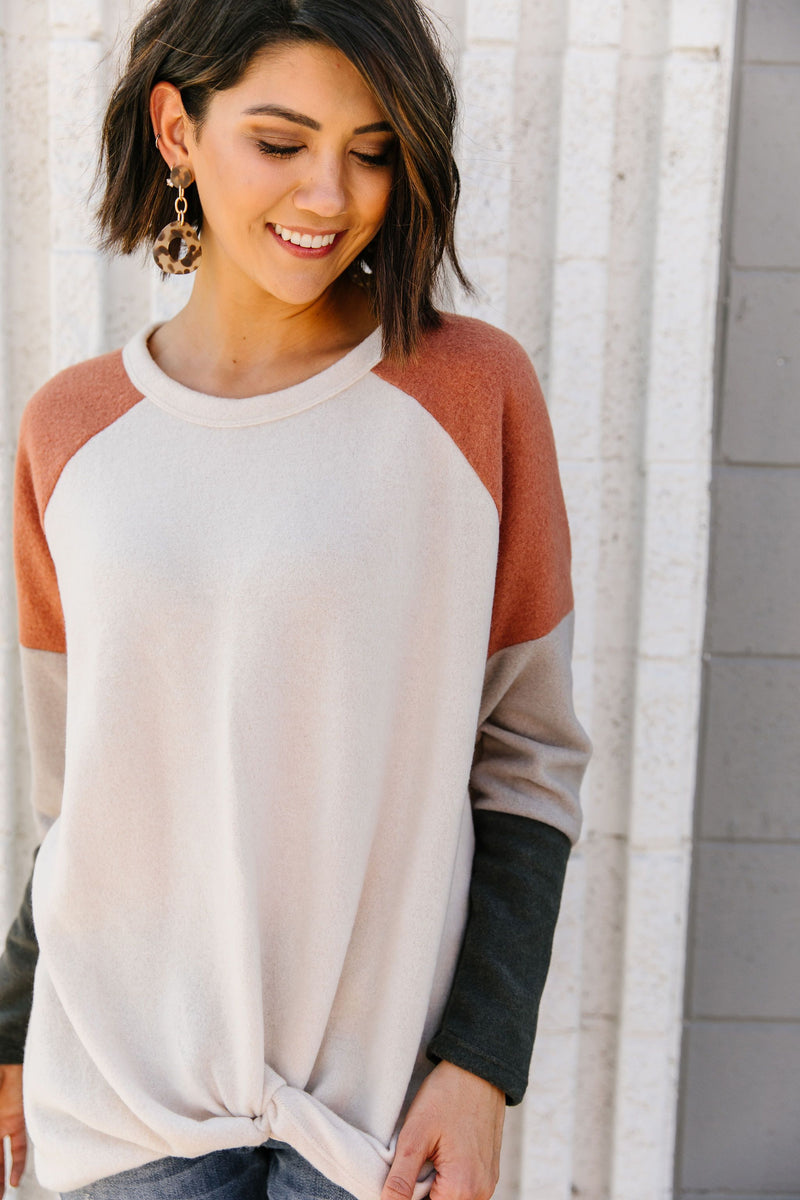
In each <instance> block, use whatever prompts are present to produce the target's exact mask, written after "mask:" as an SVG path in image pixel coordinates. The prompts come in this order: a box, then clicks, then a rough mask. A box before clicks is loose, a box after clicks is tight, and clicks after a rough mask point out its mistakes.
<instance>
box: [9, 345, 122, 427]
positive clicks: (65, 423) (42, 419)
mask: <svg viewBox="0 0 800 1200" xmlns="http://www.w3.org/2000/svg"><path fill="white" fill-rule="evenodd" d="M131 387H132V384H131V383H130V380H129V379H128V376H127V374H126V372H125V368H124V367H123V365H122V351H121V350H113V351H112V352H111V353H110V354H101V355H99V356H98V357H97V358H90V359H87V360H86V361H85V362H80V363H76V364H75V365H74V366H71V367H66V368H65V369H64V370H63V371H59V372H58V374H57V375H54V376H53V377H52V379H48V381H47V383H45V384H43V385H42V386H41V387H40V388H39V390H38V391H37V392H35V393H34V394H33V396H31V398H30V400H29V401H28V403H27V404H26V405H25V408H24V409H23V413H22V422H21V425H20V433H21V434H22V433H26V434H28V435H29V436H36V435H37V434H40V433H45V434H46V433H50V434H52V433H54V432H55V429H56V426H57V427H58V428H61V429H68V428H71V427H78V426H80V425H81V424H82V423H85V421H86V420H87V419H90V415H91V414H92V413H94V412H96V411H97V410H98V409H103V408H105V407H107V406H109V404H111V405H112V406H113V402H114V399H115V398H118V397H119V396H120V394H121V393H124V392H126V391H129V390H130V389H131Z"/></svg>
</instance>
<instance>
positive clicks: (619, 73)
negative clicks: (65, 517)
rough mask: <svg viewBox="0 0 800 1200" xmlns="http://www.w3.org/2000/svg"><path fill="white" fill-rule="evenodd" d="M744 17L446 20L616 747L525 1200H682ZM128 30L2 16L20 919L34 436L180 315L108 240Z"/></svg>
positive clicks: (487, 304) (1, 541) (511, 8)
mask: <svg viewBox="0 0 800 1200" xmlns="http://www.w3.org/2000/svg"><path fill="white" fill-rule="evenodd" d="M733 9H734V3H733V0H627V2H625V3H623V2H622V0H571V2H570V3H567V2H566V0H446V2H445V0H440V3H439V5H438V8H437V11H438V12H439V13H440V15H441V17H442V18H443V20H444V21H445V22H446V25H447V28H448V30H449V31H450V33H449V34H448V38H449V41H450V45H451V50H452V54H453V58H454V61H455V62H456V65H457V72H458V78H459V84H460V90H461V93H462V97H463V103H464V108H463V131H462V135H461V140H460V161H461V164H462V167H463V174H464V200H463V207H462V212H461V219H460V244H461V248H462V251H463V253H464V257H465V259H466V262H467V266H468V268H469V269H470V270H471V272H472V273H473V275H474V277H475V278H476V280H477V282H478V283H479V284H480V285H481V286H482V288H483V294H482V297H481V299H480V300H479V302H478V303H477V304H475V305H473V306H472V311H474V312H476V313H477V314H478V315H481V316H483V317H485V318H486V319H488V320H490V321H492V322H494V323H496V324H499V325H502V326H504V327H506V328H508V329H509V330H510V331H511V332H512V333H514V334H515V335H516V336H517V337H519V338H520V340H521V341H522V342H523V343H524V345H525V346H526V348H527V349H528V351H529V353H530V354H531V356H532V357H533V359H534V361H535V363H536V365H537V367H538V369H539V373H540V375H541V377H542V381H543V384H544V386H545V391H546V394H547V396H548V401H549V404H550V409H551V413H552V417H553V421H554V426H555V430H556V438H557V442H558V447H559V452H560V458H561V464H562V474H563V480H564V485H565V490H566V493H567V502H568V507H569V510H570V517H571V522H572V530H573V544H574V560H575V586H576V603H577V609H578V623H577V644H576V683H577V700H578V705H579V711H580V713H581V715H582V717H583V718H584V721H585V723H586V724H587V726H588V727H589V729H590V731H591V733H592V735H593V739H594V741H595V743H596V755H595V759H594V762H593V764H592V767H591V770H590V775H589V777H588V779H587V785H586V789H585V801H586V809H587V821H586V833H585V837H584V839H583V841H582V843H581V845H580V846H579V848H578V849H577V850H576V852H575V854H574V855H573V859H572V862H571V865H570V870H569V876H568V885H567V890H566V895H565V900H564V908H563V918H562V922H561V926H560V929H559V933H558V938H557V945H556V950H555V961H554V967H553V972H552V975H551V980H550V982H549V984H548V990H547V994H546V999H545V1004H544V1010H543V1013H542V1018H541V1026H540V1033H539V1038H538V1042H537V1048H536V1052H535V1056H534V1069H533V1082H532V1086H531V1090H530V1094H529V1097H528V1099H527V1100H526V1102H525V1104H524V1105H522V1106H521V1107H520V1108H519V1109H515V1110H513V1111H510V1112H509V1114H508V1120H507V1126H506V1129H507V1132H506V1138H505V1145H504V1160H503V1177H502V1180H501V1185H500V1188H499V1192H498V1195H499V1196H500V1197H501V1200H506V1198H507V1200H511V1198H512V1197H517V1196H519V1197H524V1198H525V1200H567V1198H568V1197H573V1196H581V1197H584V1198H585V1200H601V1198H606V1197H613V1198H614V1200H629V1198H630V1200H634V1198H635V1200H641V1197H642V1196H647V1197H648V1200H651V1198H652V1200H661V1198H665V1197H667V1196H669V1195H671V1188H672V1163H673V1153H674V1125H675V1108H676V1092H677V1061H678V1049H679V1038H680V1018H681V992H682V985H683V961H684V952H685V924H686V919H685V913H686V894H687V880H688V868H689V857H690V846H691V840H690V839H691V823H692V802H693V794H694V774H695V765H694V764H695V751H696V725H697V704H698V686H699V678H700V648H701V632H702V627H703V617H704V601H705V571H706V542H707V509H708V479H709V469H710V467H709V464H710V432H711V416H712V364H713V347H714V311H715V297H716V288H717V269H718V268H717V262H718V253H719V231H720V207H721V180H722V173H723V164H724V154H725V139H726V131H727V121H728V111H727V110H728V93H729V77H730V71H731V54H732V51H731V43H732V28H733ZM128 13H129V5H128V3H127V0H106V2H105V3H103V2H102V0H50V3H49V4H48V3H45V2H44V0H26V2H25V3H23V2H22V0H4V4H3V7H2V8H0V14H1V15H0V28H1V29H2V39H0V55H2V67H3V76H2V77H3V87H4V107H3V119H2V122H0V164H2V165H4V167H5V170H4V174H3V179H4V185H3V190H2V194H1V195H0V205H2V212H3V216H4V220H3V221H2V222H0V270H2V276H3V286H2V288H0V308H1V309H2V316H3V326H2V330H3V333H2V338H0V372H2V374H1V375H0V384H2V388H3V395H2V403H0V450H1V451H2V453H0V504H2V521H1V522H0V564H1V565H0V572H2V576H1V577H2V589H3V590H2V597H3V607H2V617H1V618H0V619H1V620H2V622H3V624H2V638H1V639H0V653H1V654H2V676H1V677H2V688H1V689H0V737H2V738H3V743H4V744H3V752H2V758H1V760H0V761H1V762H2V766H0V844H1V845H2V854H3V856H4V865H5V871H4V873H3V885H2V891H0V899H1V900H2V904H1V905H0V908H2V912H3V914H4V917H5V921H6V924H8V922H9V921H10V919H11V916H12V914H13V911H14V910H15V908H16V904H17V900H18V898H19V895H20V892H21V889H22V886H23V883H24V880H25V878H26V876H27V872H28V867H29V861H30V857H29V856H30V850H31V848H32V845H33V835H32V829H31V825H30V822H29V819H28V814H27V809H26V799H25V790H26V764H25V756H24V730H23V729H22V723H21V709H20V705H19V684H18V673H17V670H18V669H17V663H16V657H15V656H16V646H15V623H14V612H13V604H12V589H11V575H10V544H9V543H10V490H9V485H10V470H11V463H12V455H13V446H14V438H15V431H16V428H17V422H18V419H19V414H20V411H21V408H22V405H23V403H24V402H25V400H26V399H27V397H28V396H29V395H30V394H31V392H32V391H33V390H34V389H35V387H36V386H38V384H39V383H41V382H42V381H43V380H44V379H46V378H47V377H48V376H49V375H50V374H51V373H52V372H53V371H54V370H55V369H57V368H58V367H61V366H63V365H65V364H66V363H68V362H70V361H74V360H77V359H79V358H83V357H86V356H88V355H90V354H93V353H96V352H98V351H101V350H103V349H106V348H110V347H112V346H115V345H118V344H119V343H120V341H121V340H122V339H123V338H124V337H126V336H127V335H128V333H129V332H131V331H132V330H133V329H135V328H136V327H137V326H138V325H140V324H142V323H143V322H144V321H145V320H146V319H147V318H148V316H149V315H150V313H155V314H156V315H158V314H159V313H161V312H166V311H168V309H169V307H170V305H173V304H180V302H181V296H182V293H181V290H180V287H179V286H176V285H173V284H170V285H169V287H167V288H166V289H165V288H162V287H161V286H157V285H156V281H155V277H154V275H153V273H152V272H151V271H150V270H149V268H142V267H141V266H140V265H139V264H136V263H122V262H115V263H113V264H109V263H106V262H104V261H103V260H102V259H101V258H100V257H98V255H97V254H96V252H95V251H94V249H93V248H92V244H91V240H90V236H89V226H88V217H87V206H86V192H87V188H88V184H89V182H90V176H91V165H92V162H93V156H94V151H95V125H96V119H97V113H98V109H99V107H100V105H101V102H102V97H103V95H104V94H105V90H106V88H107V81H108V77H109V71H110V70H111V66H112V64H111V63H110V62H109V61H108V60H107V59H106V58H104V51H105V50H106V48H107V47H108V46H109V45H110V43H111V41H112V39H113V36H114V35H115V32H116V30H117V29H118V27H119V24H120V22H124V21H125V19H126V18H127V16H128ZM460 306H461V307H462V308H465V310H466V306H465V305H460ZM21 1194H22V1195H28V1196H33V1195H35V1194H36V1189H35V1188H34V1187H33V1186H32V1185H31V1184H30V1182H28V1183H26V1185H25V1190H24V1191H23V1192H22V1193H21Z"/></svg>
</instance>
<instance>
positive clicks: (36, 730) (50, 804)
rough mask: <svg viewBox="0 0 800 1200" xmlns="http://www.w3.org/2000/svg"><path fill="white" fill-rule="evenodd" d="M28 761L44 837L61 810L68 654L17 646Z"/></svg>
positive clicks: (40, 828)
mask: <svg viewBox="0 0 800 1200" xmlns="http://www.w3.org/2000/svg"><path fill="white" fill-rule="evenodd" d="M20 665H21V668H22V690H23V696H24V698H25V720H26V724H27V729H28V745H29V748H30V761H31V803H32V806H33V811H34V815H35V817H36V821H37V824H38V826H39V835H40V838H41V837H44V835H45V833H46V832H47V830H48V829H49V828H50V826H51V825H52V823H53V821H54V820H55V819H56V817H57V816H58V814H59V813H60V811H61V796H62V793H63V789H64V744H65V732H66V719H67V656H66V654H63V653H61V652H60V651H57V650H31V649H30V648H29V647H28V646H20Z"/></svg>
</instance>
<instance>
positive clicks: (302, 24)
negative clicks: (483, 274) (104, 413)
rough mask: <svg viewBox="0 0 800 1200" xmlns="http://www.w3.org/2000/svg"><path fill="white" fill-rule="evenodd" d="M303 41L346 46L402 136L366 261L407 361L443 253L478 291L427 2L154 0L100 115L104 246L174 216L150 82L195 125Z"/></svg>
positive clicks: (378, 312)
mask: <svg viewBox="0 0 800 1200" xmlns="http://www.w3.org/2000/svg"><path fill="white" fill-rule="evenodd" d="M298 42H300V43H304V42H322V43H325V44H326V45H329V46H333V47H335V48H336V49H337V50H339V51H341V53H342V54H344V55H345V56H346V57H347V58H348V59H349V60H350V62H351V63H352V64H353V66H354V67H355V68H356V70H358V71H359V73H360V74H361V76H362V78H363V79H364V82H365V83H366V85H367V86H368V87H369V88H370V90H371V91H372V93H373V95H374V96H375V98H376V100H377V102H378V104H379V105H380V106H381V108H382V109H383V111H384V112H385V114H386V119H387V120H388V121H389V123H390V124H391V126H392V129H393V131H394V133H395V135H396V137H397V154H396V160H395V177H394V182H393V186H392V191H391V195H390V200H389V207H388V210H387V214H386V218H385V220H384V223H383V225H382V226H381V228H380V230H379V231H378V233H377V234H376V235H375V237H374V238H373V240H372V241H371V242H370V244H369V246H367V247H366V248H365V250H364V251H363V253H362V255H361V256H360V259H359V262H358V264H356V269H357V270H358V271H359V274H360V275H361V277H362V278H363V280H365V281H366V282H367V285H368V289H369V293H370V297H371V302H372V306H373V311H374V313H375V316H376V317H377V318H378V320H379V321H380V322H381V325H382V328H383V338H384V343H383V349H384V354H385V355H386V356H387V357H392V358H395V359H400V360H402V359H404V358H406V357H408V356H410V355H413V354H414V352H415V350H416V349H417V346H418V344H419V339H420V335H421V334H422V333H423V332H424V331H425V330H427V329H432V328H435V327H436V326H437V325H438V324H439V323H440V321H441V317H440V314H439V312H438V310H437V309H436V307H435V305H434V299H433V297H434V291H435V288H436V285H437V281H438V279H439V276H440V269H441V267H442V264H443V261H444V260H447V261H449V263H450V265H451V267H452V268H453V271H454V273H455V276H456V277H457V278H458V280H459V281H460V283H461V284H462V286H463V287H464V288H465V289H466V290H467V291H471V290H472V289H471V286H470V284H469V281H468V280H467V278H466V276H465V274H464V271H463V270H462V267H461V264H460V263H459V260H458V255H457V253H456V248H455V242H454V221H455V213H456V206H457V204H458V196H459V175H458V169H457V167H456V164H455V161H454V158H453V136H454V128H455V120H456V96H455V89H454V86H453V81H452V79H451V77H450V73H449V71H448V69H447V67H446V65H445V63H444V60H443V56H442V50H441V46H440V44H439V41H438V38H437V36H436V33H435V31H434V29H433V26H432V24H431V21H430V18H429V17H428V16H427V14H426V13H425V12H424V11H423V9H422V8H421V6H420V4H419V3H417V0H158V2H157V3H155V4H153V5H152V6H151V7H150V8H149V9H148V10H147V11H146V12H145V14H144V16H143V17H142V19H141V20H140V21H139V23H138V25H137V26H136V28H135V30H134V32H133V35H132V37H131V44H130V54H129V57H128V61H127V64H126V66H125V68H124V70H123V73H122V76H121V78H120V80H119V82H118V83H117V86H116V88H115V89H114V92H113V94H112V96H111V100H110V101H109V104H108V108H107V110H106V114H105V119H104V121H103V130H102V146H101V159H100V166H99V170H98V181H99V183H100V187H101V188H102V196H101V200H100V203H99V206H98V210H97V219H98V225H99V227H100V232H101V236H102V243H103V245H104V247H105V248H107V249H111V250H118V251H120V252H122V253H123V254H130V253H132V252H133V251H134V250H136V249H137V247H139V246H141V245H145V244H149V243H151V242H152V241H154V240H155V238H156V236H157V235H158V233H159V231H160V230H161V229H162V228H163V226H165V225H166V224H168V222H169V221H171V220H173V219H174V192H171V189H169V188H168V187H167V186H166V182H165V180H166V170H165V166H164V160H163V158H162V157H161V154H160V153H159V151H158V149H157V148H156V145H155V141H154V137H153V129H152V124H151V120H150V93H151V91H152V88H153V86H154V85H155V84H156V83H157V82H159V80H166V81H167V82H169V83H173V84H174V85H175V86H176V87H177V88H178V89H179V90H180V93H181V97H182V100H183V106H184V109H185V111H186V113H187V115H188V117H189V119H190V120H191V121H192V123H193V125H194V126H195V130H196V132H199V131H200V129H201V127H202V124H203V120H204V118H205V116H206V114H207V111H208V106H209V102H210V100H211V98H212V96H213V94H214V93H215V92H219V91H224V90H225V89H226V88H230V87H233V86H234V85H235V84H236V83H237V82H238V81H239V80H240V79H241V77H242V76H243V75H244V73H245V71H246V70H247V68H248V66H249V65H250V63H251V61H252V59H253V58H254V56H255V55H256V54H258V53H259V52H260V51H262V50H264V49H265V48H266V47H269V46H274V45H280V44H287V43H298ZM186 198H187V201H188V213H187V218H188V220H189V221H190V223H191V224H193V225H194V226H195V227H196V228H197V229H198V230H199V229H201V228H202V224H203V213H202V209H201V206H200V200H199V198H198V195H197V188H196V186H194V185H193V186H191V187H190V188H189V189H188V191H187V196H186ZM365 267H366V270H365V269H364V268H365ZM201 269H202V268H201Z"/></svg>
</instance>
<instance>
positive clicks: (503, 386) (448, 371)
mask: <svg viewBox="0 0 800 1200" xmlns="http://www.w3.org/2000/svg"><path fill="white" fill-rule="evenodd" d="M378 373H379V374H381V375H382V376H383V377H384V378H388V379H389V381H390V382H393V383H396V384H397V385H398V386H400V387H403V386H404V385H410V386H411V387H416V388H419V387H424V388H425V389H426V390H428V389H437V390H441V391H444V392H450V393H454V394H460V395H461V397H462V401H463V400H464V399H465V398H466V397H467V396H468V395H473V394H476V393H481V394H482V395H483V397H484V399H485V400H488V399H489V398H490V396H494V397H495V398H499V396H498V393H506V392H508V391H512V392H513V391H514V390H515V388H516V387H521V388H525V387H528V386H530V383H531V379H532V378H534V379H535V371H534V368H533V364H532V363H531V360H530V358H529V357H528V354H527V352H526V351H525V349H524V348H523V347H522V346H521V345H520V343H519V342H518V341H517V340H516V338H514V337H512V336H511V334H509V333H505V332H504V331H503V330H502V329H498V328H497V327H496V326H494V325H490V324H489V323H488V322H487V321H481V320H479V319H478V318H476V317H464V316H460V315H458V314H456V313H442V315H441V323H440V324H439V326H438V327H437V328H435V329H430V330H428V331H427V332H426V333H425V334H424V335H423V337H422V341H421V344H420V348H419V351H418V353H417V355H416V357H415V358H414V359H413V360H411V361H409V362H408V363H406V364H404V365H402V366H396V365H393V364H387V363H382V364H381V365H380V368H379V370H378Z"/></svg>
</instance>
